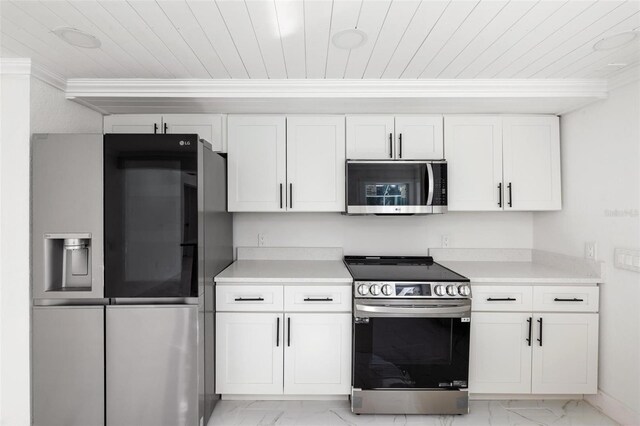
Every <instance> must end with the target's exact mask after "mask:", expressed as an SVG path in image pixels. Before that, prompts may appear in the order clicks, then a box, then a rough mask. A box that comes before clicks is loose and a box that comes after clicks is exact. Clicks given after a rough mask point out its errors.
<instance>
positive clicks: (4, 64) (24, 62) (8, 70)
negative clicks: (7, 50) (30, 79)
mask: <svg viewBox="0 0 640 426" xmlns="http://www.w3.org/2000/svg"><path fill="white" fill-rule="evenodd" d="M0 74H1V75H30V74H31V59H28V58H0Z"/></svg>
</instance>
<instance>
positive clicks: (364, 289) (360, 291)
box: [358, 284, 369, 296]
mask: <svg viewBox="0 0 640 426" xmlns="http://www.w3.org/2000/svg"><path fill="white" fill-rule="evenodd" d="M368 292H369V289H368V288H367V286H366V285H364V284H360V285H359V286H358V294H359V295H360V296H365V295H366V294H367V293H368Z"/></svg>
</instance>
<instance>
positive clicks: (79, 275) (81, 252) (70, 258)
mask: <svg viewBox="0 0 640 426" xmlns="http://www.w3.org/2000/svg"><path fill="white" fill-rule="evenodd" d="M44 244H45V247H44V257H45V259H44V266H45V277H44V278H45V279H44V286H45V291H47V292H52V291H91V282H92V281H91V254H92V253H91V234H90V233H86V234H45V235H44Z"/></svg>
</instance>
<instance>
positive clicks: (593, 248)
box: [584, 241, 598, 260]
mask: <svg viewBox="0 0 640 426" xmlns="http://www.w3.org/2000/svg"><path fill="white" fill-rule="evenodd" d="M597 256H598V245H597V243H596V242H595V241H589V242H587V243H585V244H584V257H585V259H591V260H596V257H597Z"/></svg>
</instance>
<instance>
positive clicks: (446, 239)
mask: <svg viewBox="0 0 640 426" xmlns="http://www.w3.org/2000/svg"><path fill="white" fill-rule="evenodd" d="M442 248H449V236H448V235H443V236H442Z"/></svg>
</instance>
